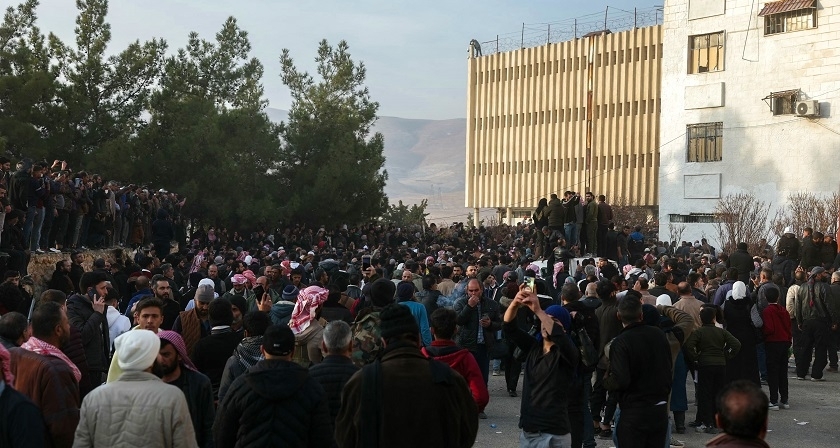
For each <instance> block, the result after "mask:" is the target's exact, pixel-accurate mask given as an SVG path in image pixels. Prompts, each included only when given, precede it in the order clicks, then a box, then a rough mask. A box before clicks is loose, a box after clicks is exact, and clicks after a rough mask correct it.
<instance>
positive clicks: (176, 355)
mask: <svg viewBox="0 0 840 448" xmlns="http://www.w3.org/2000/svg"><path fill="white" fill-rule="evenodd" d="M157 335H158V337H160V352H159V353H158V357H157V364H156V368H155V371H154V373H155V375H157V376H159V377H160V379H162V380H163V382H165V383H167V384H171V385H173V386H176V387H178V388H179V389H181V390H182V391H183V392H184V396H185V397H186V399H187V407H188V408H189V410H190V417H191V419H192V424H193V428H194V429H195V438H196V442H197V443H198V446H199V447H212V446H213V419H215V418H216V411H215V406H214V403H213V387H212V385H211V384H210V378H207V376H206V375H204V374H203V373H200V372H199V371H198V370H197V369H196V368H195V366H194V365H193V363H192V361H190V358H189V356H187V349H186V346H185V345H184V340H183V339H182V338H181V335H180V334H178V333H176V332H174V331H167V330H160V331H158V333H157Z"/></svg>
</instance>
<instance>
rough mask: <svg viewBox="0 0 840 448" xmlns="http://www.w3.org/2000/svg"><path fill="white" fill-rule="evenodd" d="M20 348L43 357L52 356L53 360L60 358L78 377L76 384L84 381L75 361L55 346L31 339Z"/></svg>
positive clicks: (34, 338)
mask: <svg viewBox="0 0 840 448" xmlns="http://www.w3.org/2000/svg"><path fill="white" fill-rule="evenodd" d="M20 348H22V349H25V350H29V351H30V352H34V353H37V354H39V355H41V356H52V357H53V358H58V359H60V360H62V361H64V362H66V363H67V365H68V366H70V370H72V371H73V376H74V377H76V382H77V383H78V382H79V381H80V380H81V379H82V372H81V371H79V368H78V367H76V364H73V361H70V358H68V357H67V355H65V354H64V352H62V351H61V350H59V349H57V348H55V346H54V345H52V344H49V343H47V342H44V341H42V340H40V339H38V338H36V337H34V336H33V337H30V338H29V340H28V341H26V342H24V343H23V345H21V346H20Z"/></svg>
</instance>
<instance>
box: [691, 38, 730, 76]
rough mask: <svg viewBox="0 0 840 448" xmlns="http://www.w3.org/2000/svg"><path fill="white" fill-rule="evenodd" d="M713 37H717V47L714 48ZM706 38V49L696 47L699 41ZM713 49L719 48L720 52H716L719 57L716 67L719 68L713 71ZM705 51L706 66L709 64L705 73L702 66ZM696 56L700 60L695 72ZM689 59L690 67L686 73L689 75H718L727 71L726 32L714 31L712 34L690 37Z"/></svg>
mask: <svg viewBox="0 0 840 448" xmlns="http://www.w3.org/2000/svg"><path fill="white" fill-rule="evenodd" d="M713 36H717V45H714V46H713V45H712V37H713ZM704 37H705V38H706V46H705V47H703V46H699V47H697V46H696V45H697V43H698V40H697V39H701V38H704ZM712 48H717V49H718V51H717V52H716V54H717V56H718V57H717V65H716V67H718V68H717V69H716V70H712V60H711V54H712V51H711V49H712ZM704 49H705V50H706V64H707V65H706V66H705V67H706V70H705V71H704V70H702V67H704V66H702V65H700V59H701V54H702V50H704ZM695 55H696V57H697V59H698V60H697V71H693V67H694V59H695ZM687 58H688V67H687V68H686V71H687V72H688V74H689V75H699V74H704V73H717V72H722V71H724V70H726V31H725V30H720V31H714V32H711V33H704V34H694V35H691V36H688V54H687Z"/></svg>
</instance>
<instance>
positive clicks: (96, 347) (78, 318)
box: [67, 272, 111, 387]
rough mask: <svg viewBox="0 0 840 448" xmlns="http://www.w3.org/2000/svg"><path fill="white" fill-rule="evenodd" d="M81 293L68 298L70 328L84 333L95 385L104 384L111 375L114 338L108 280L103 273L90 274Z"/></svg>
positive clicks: (83, 339) (86, 355) (93, 384)
mask: <svg viewBox="0 0 840 448" xmlns="http://www.w3.org/2000/svg"><path fill="white" fill-rule="evenodd" d="M79 292H80V293H79V294H74V295H72V296H70V298H69V299H67V317H68V318H69V319H70V325H72V326H73V327H76V329H77V330H79V331H80V332H81V333H82V342H83V343H84V346H85V358H86V359H87V364H88V368H89V370H90V378H91V385H92V386H93V387H96V386H98V385H100V384H102V382H103V381H104V376H105V374H106V373H107V372H108V358H109V355H110V353H109V352H110V347H111V337H110V335H109V332H108V319H107V318H106V317H105V311H106V309H107V306H106V305H105V296H107V295H108V280H107V278H106V277H105V274H103V273H101V272H86V273H85V274H84V275H82V279H81V280H80V281H79Z"/></svg>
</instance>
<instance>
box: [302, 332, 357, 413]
mask: <svg viewBox="0 0 840 448" xmlns="http://www.w3.org/2000/svg"><path fill="white" fill-rule="evenodd" d="M321 351H323V352H324V353H326V356H324V359H323V361H321V362H320V363H319V364H315V365H313V366H312V367H310V368H309V376H311V377H312V378H315V379H316V380H317V381H318V382H319V383H321V386H322V387H323V388H324V391H326V392H327V398H328V399H329V401H330V417H331V418H332V421H333V422H334V421H335V417H336V416H337V415H338V410H339V409H340V408H341V391H342V390H343V389H344V385H345V384H347V380H349V379H350V377H351V376H353V374H354V373H356V371H357V370H359V368H358V367H356V365H355V364H353V360H352V359H351V358H350V355H351V353H353V332H352V331H351V330H350V325H348V324H347V322H344V321H343V320H337V321H333V322H330V323H329V324H327V327H326V328H324V340H323V341H322V342H321Z"/></svg>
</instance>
